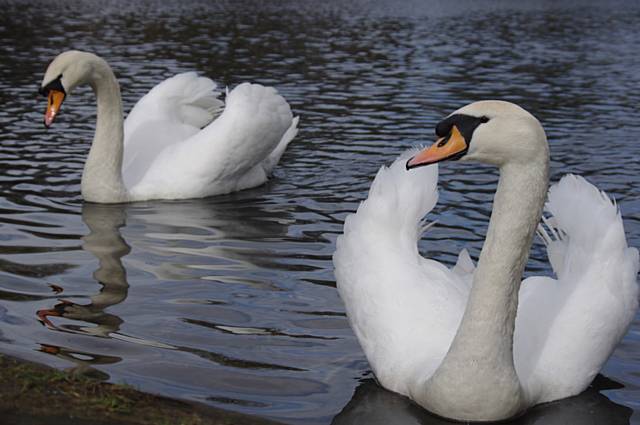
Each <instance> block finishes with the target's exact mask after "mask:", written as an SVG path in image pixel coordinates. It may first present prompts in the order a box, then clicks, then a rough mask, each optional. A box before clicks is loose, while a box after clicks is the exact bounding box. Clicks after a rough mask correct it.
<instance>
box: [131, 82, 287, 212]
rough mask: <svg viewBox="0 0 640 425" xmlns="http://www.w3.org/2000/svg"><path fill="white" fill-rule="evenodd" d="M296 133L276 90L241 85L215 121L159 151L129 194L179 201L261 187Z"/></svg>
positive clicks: (229, 97) (228, 98) (232, 92)
mask: <svg viewBox="0 0 640 425" xmlns="http://www.w3.org/2000/svg"><path fill="white" fill-rule="evenodd" d="M296 133H297V118H296V119H295V120H294V118H293V115H292V113H291V109H290V107H289V104H288V103H287V102H286V101H285V100H284V98H283V97H282V96H280V95H279V94H278V93H277V91H276V90H275V89H274V88H272V87H264V86H262V85H259V84H249V83H244V84H241V85H239V86H237V87H236V88H235V89H234V90H233V91H231V92H230V93H228V95H227V99H226V106H225V108H224V111H223V112H222V113H221V114H220V116H219V117H217V118H216V119H215V120H214V121H213V122H211V123H210V124H208V125H207V126H206V127H205V128H204V129H202V130H201V131H197V132H196V133H195V134H193V135H192V136H190V137H188V138H187V139H186V140H183V141H180V142H179V143H173V144H170V145H168V146H166V147H165V148H164V149H163V150H162V151H161V152H159V153H158V154H157V156H156V157H155V158H154V159H153V161H152V163H150V164H149V165H148V167H147V169H146V170H145V172H144V175H143V176H141V178H140V179H139V181H138V182H137V183H135V184H134V185H133V187H131V188H130V193H131V195H132V197H133V198H134V199H135V200H143V199H154V198H159V199H180V198H197V197H203V196H211V195H218V194H223V193H229V192H233V191H236V190H241V189H246V188H249V187H253V186H257V185H259V184H262V183H264V182H265V181H266V180H267V178H268V174H269V172H270V171H271V169H272V168H273V166H274V165H275V164H276V163H277V162H278V160H279V158H280V155H282V152H283V151H284V149H285V148H286V146H287V144H288V143H289V141H290V140H291V139H292V138H293V137H294V136H295V134H296Z"/></svg>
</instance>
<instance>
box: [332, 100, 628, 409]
mask: <svg viewBox="0 0 640 425" xmlns="http://www.w3.org/2000/svg"><path fill="white" fill-rule="evenodd" d="M436 133H437V135H438V136H439V137H440V139H439V140H437V141H436V142H435V144H434V145H433V146H431V147H430V148H427V149H425V150H423V151H421V152H419V153H416V152H415V151H413V152H410V153H409V154H405V155H404V156H402V157H401V158H400V159H399V160H397V161H396V162H395V163H394V164H393V165H391V167H390V168H385V167H383V168H382V169H381V170H380V171H379V172H378V175H377V176H376V178H375V180H374V182H373V184H372V186H371V189H370V191H369V197H368V199H367V200H366V201H364V202H363V203H362V204H361V205H360V206H359V208H358V211H357V212H356V213H355V214H353V215H350V216H349V217H347V219H346V221H345V225H344V234H343V235H341V236H340V237H339V238H338V241H337V249H336V252H335V254H334V256H333V261H334V264H335V273H336V278H337V287H338V291H339V293H340V296H341V298H342V300H343V301H344V303H345V305H346V311H347V315H348V317H349V320H350V323H351V326H352V327H353V330H354V332H355V334H356V336H357V338H358V340H359V341H360V344H361V346H362V348H363V350H364V353H365V354H366V356H367V359H368V360H369V363H370V365H371V367H372V369H373V372H374V373H375V375H376V377H377V378H378V381H379V382H380V384H382V386H384V387H386V388H387V389H389V390H392V391H395V392H398V393H400V394H403V395H406V396H408V397H410V398H411V399H413V400H414V401H415V402H417V403H418V404H420V405H421V406H423V407H424V408H426V409H428V410H429V411H431V412H433V413H435V414H437V415H440V416H443V417H446V418H451V419H456V420H463V421H490V420H500V419H507V418H510V417H513V416H516V415H518V414H520V413H522V412H523V411H524V410H525V409H527V408H528V407H531V406H533V405H536V404H539V403H544V402H548V401H552V400H558V399H561V398H565V397H570V396H573V395H576V394H578V393H580V392H582V391H583V390H585V389H586V388H587V386H588V385H589V384H590V383H591V381H592V380H593V378H594V377H595V375H596V374H597V373H598V371H599V370H600V368H601V367H602V366H603V364H604V363H605V361H606V360H607V359H608V358H609V356H610V355H611V353H612V352H613V350H614V348H615V346H616V344H617V343H618V342H619V341H620V339H621V338H622V337H623V335H624V334H625V332H626V330H627V328H628V326H629V324H630V323H631V321H632V319H633V317H634V315H635V313H636V311H637V308H638V285H637V282H636V276H637V273H638V266H639V264H638V251H637V250H636V249H635V248H629V247H628V246H627V242H626V238H625V234H624V229H623V224H622V219H621V217H620V213H619V212H618V209H617V208H616V205H615V204H614V203H613V202H612V201H611V200H610V199H609V198H608V197H607V196H606V195H605V194H604V193H602V192H600V191H599V190H598V189H596V188H595V187H594V186H592V185H591V184H589V183H588V182H587V181H586V180H584V179H583V178H581V177H577V176H573V175H567V176H565V177H564V178H562V179H561V180H560V182H559V183H557V184H556V185H554V186H552V187H551V188H550V190H549V192H548V198H547V203H546V205H545V203H544V201H545V196H546V195H547V185H548V174H549V148H548V145H547V140H546V136H545V133H544V130H543V129H542V126H541V125H540V123H539V122H538V120H537V119H536V118H534V117H533V116H532V115H531V114H529V113H528V112H527V111H525V110H524V109H522V108H520V107H518V106H516V105H514V104H511V103H508V102H501V101H483V102H476V103H473V104H470V105H468V106H465V107H463V108H461V109H459V110H458V111H456V112H454V113H453V114H451V115H449V116H448V117H447V118H446V119H444V120H443V121H442V122H440V123H439V124H438V126H437V127H436ZM413 154H415V155H414V156H413V157H412V158H410V159H409V157H410V156H412V155H413ZM446 159H460V160H461V161H480V162H484V163H488V164H492V165H495V166H497V167H499V169H500V179H499V182H498V187H497V190H496V194H495V198H494V203H493V211H492V214H491V220H490V222H489V228H488V230H487V236H486V240H485V242H484V246H483V248H482V252H481V254H480V259H479V262H478V266H477V268H474V266H473V263H472V261H471V259H470V257H469V255H468V254H467V252H466V251H465V250H463V251H462V252H461V253H460V256H459V259H458V263H457V264H456V265H455V267H453V268H452V269H449V268H447V267H445V266H444V265H442V264H440V263H438V262H436V261H434V260H430V259H426V258H423V257H422V256H421V255H420V254H419V252H418V249H417V242H418V239H420V236H421V233H422V231H423V230H424V228H425V227H424V226H422V225H421V222H420V220H421V219H422V217H423V216H424V215H425V214H426V213H428V212H429V211H430V210H431V209H432V208H433V206H434V205H435V203H436V201H437V189H436V185H437V176H438V174H437V173H438V172H437V165H431V166H428V167H424V168H419V169H416V170H413V168H417V167H420V166H423V165H428V164H434V163H436V162H439V161H442V160H446ZM407 160H408V161H407ZM543 207H545V209H546V212H547V215H550V217H549V218H543V221H544V223H545V226H546V227H543V226H542V225H540V224H539V222H540V219H541V215H542V212H543ZM536 230H537V231H538V232H539V234H540V235H541V236H542V238H543V240H544V242H545V244H546V245H547V253H548V256H549V260H550V262H551V266H552V268H553V270H554V272H555V274H556V276H557V278H556V279H553V278H550V277H529V278H527V279H525V280H524V282H522V284H521V282H520V279H521V278H522V273H523V270H524V267H525V264H526V262H527V258H528V255H529V247H530V245H531V243H532V239H533V236H534V234H535V233H536ZM516 312H517V314H516Z"/></svg>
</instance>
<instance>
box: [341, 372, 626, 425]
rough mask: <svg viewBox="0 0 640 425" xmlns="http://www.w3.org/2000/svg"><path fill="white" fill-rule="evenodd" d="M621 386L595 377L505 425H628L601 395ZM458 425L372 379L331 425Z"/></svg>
mask: <svg viewBox="0 0 640 425" xmlns="http://www.w3.org/2000/svg"><path fill="white" fill-rule="evenodd" d="M613 388H621V385H620V384H618V383H616V382H613V381H611V380H609V379H607V378H605V377H604V376H602V375H598V376H597V377H596V379H595V381H594V382H593V383H592V385H591V386H590V387H589V388H588V389H587V390H586V391H585V392H583V393H582V394H580V395H578V396H575V397H571V398H569V399H565V400H560V401H556V402H552V403H547V404H543V405H539V406H536V407H534V408H533V409H531V410H529V411H528V412H527V413H526V414H524V415H523V416H521V417H520V418H518V419H515V420H512V421H505V422H500V424H505V425H585V424H590V425H627V424H629V420H630V418H631V414H632V413H633V410H631V409H630V408H628V407H626V406H623V405H621V404H617V403H614V402H612V401H611V400H609V399H608V398H607V397H605V396H604V395H603V394H602V393H600V391H603V390H607V389H613ZM453 423H457V422H451V421H447V420H445V419H442V418H439V417H436V416H433V415H431V414H429V413H427V412H426V411H425V410H424V409H422V408H421V407H419V406H418V405H416V404H415V403H413V402H412V401H411V400H409V399H408V398H406V397H402V396H400V395H398V394H396V393H392V392H390V391H387V390H385V389H384V388H382V387H380V386H379V385H377V384H376V383H375V382H374V381H373V380H372V379H366V380H364V381H362V382H361V383H360V385H359V386H358V387H357V388H356V391H355V393H354V395H353V398H352V399H351V401H349V403H348V404H347V405H346V406H345V407H344V409H342V411H341V412H340V413H339V414H338V415H336V417H335V418H334V419H333V421H332V422H331V424H332V425H388V424H393V425H451V424H453Z"/></svg>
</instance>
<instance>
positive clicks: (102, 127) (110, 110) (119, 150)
mask: <svg viewBox="0 0 640 425" xmlns="http://www.w3.org/2000/svg"><path fill="white" fill-rule="evenodd" d="M91 65H92V73H91V74H90V76H89V80H88V81H89V84H90V85H91V87H92V88H93V91H94V93H95V94H96V98H97V101H98V110H97V116H98V121H97V123H96V132H95V135H94V137H93V143H92V144H91V150H90V151H89V156H88V157H87V161H86V162H85V165H84V172H83V173H82V196H83V198H84V199H85V200H86V201H89V202H101V203H105V202H112V203H115V202H126V201H127V199H128V196H127V190H126V188H125V185H124V182H123V180H122V156H123V151H124V127H123V117H122V100H121V98H120V86H119V85H118V81H117V80H116V77H115V75H114V74H113V71H112V70H111V68H110V67H109V65H108V64H107V63H106V62H105V61H104V60H102V59H100V58H96V59H95V60H93V61H92V63H91Z"/></svg>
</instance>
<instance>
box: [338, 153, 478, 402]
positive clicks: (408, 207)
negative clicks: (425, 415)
mask: <svg viewBox="0 0 640 425" xmlns="http://www.w3.org/2000/svg"><path fill="white" fill-rule="evenodd" d="M413 154H415V151H411V152H407V153H405V154H404V155H402V156H401V157H400V159H398V160H397V161H396V162H394V164H393V165H391V167H389V168H386V167H383V168H381V169H380V171H379V172H378V174H377V176H376V178H375V180H374V182H373V184H372V185H371V189H370V191H369V197H368V198H367V200H366V201H364V202H362V203H361V204H360V206H359V208H358V211H357V212H356V213H355V214H352V215H350V216H348V217H347V218H346V220H345V225H344V234H343V235H341V236H340V237H339V238H338V240H337V244H336V252H335V254H334V255H333V262H334V265H335V275H336V283H337V288H338V292H339V293H340V297H341V298H342V300H343V301H344V303H345V306H346V311H347V316H348V318H349V321H350V323H351V326H352V328H353V330H354V332H355V334H356V336H357V337H358V340H359V341H360V344H361V346H362V348H363V350H364V352H365V354H366V356H367V359H368V360H369V363H370V365H371V367H372V368H373V371H374V373H375V374H376V376H377V378H378V380H379V381H380V382H381V384H382V385H384V386H385V387H387V388H389V389H391V390H393V391H396V392H399V393H402V394H408V393H409V388H410V387H411V383H412V382H415V381H416V380H420V381H423V380H424V379H425V378H427V377H429V376H430V375H431V374H433V372H434V371H435V369H436V368H437V366H438V365H439V364H440V363H441V361H442V358H444V355H445V354H446V352H447V350H448V348H449V346H450V345H451V341H452V340H453V336H454V334H455V331H456V329H457V327H458V325H459V323H460V320H461V318H462V313H463V311H464V307H465V304H466V300H467V296H468V286H467V284H466V283H465V282H464V279H465V278H464V277H462V276H465V275H466V274H467V273H464V272H461V271H460V270H459V272H460V273H454V272H452V271H450V270H449V269H447V267H445V266H444V265H442V264H440V263H438V262H436V261H433V260H427V259H425V258H423V257H422V256H421V255H420V253H419V252H418V248H417V242H418V239H419V238H420V236H421V233H422V231H421V230H422V228H421V226H420V220H421V219H422V217H423V216H424V215H425V214H426V213H428V212H429V211H431V209H432V208H433V206H434V205H435V203H436V201H437V198H438V195H437V188H436V186H437V179H438V169H437V166H436V165H433V166H429V167H423V168H420V169H416V170H411V171H410V172H408V171H406V169H405V163H406V161H407V159H408V158H409V157H410V156H411V155H413ZM462 263H464V267H467V266H469V263H468V262H466V259H463V260H462ZM461 267H463V266H461ZM467 270H468V267H467Z"/></svg>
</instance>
